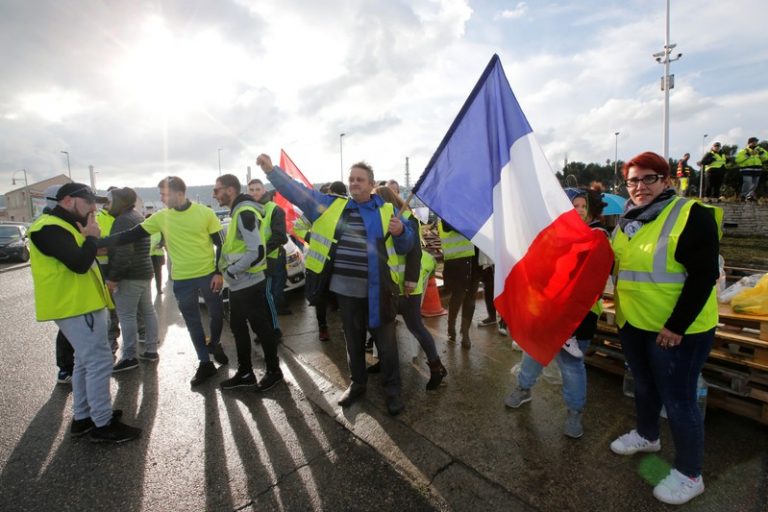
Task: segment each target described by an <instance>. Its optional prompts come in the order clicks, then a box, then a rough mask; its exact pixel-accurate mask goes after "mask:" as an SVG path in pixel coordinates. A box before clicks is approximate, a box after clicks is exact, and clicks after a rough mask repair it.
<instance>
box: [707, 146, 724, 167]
mask: <svg viewBox="0 0 768 512" xmlns="http://www.w3.org/2000/svg"><path fill="white" fill-rule="evenodd" d="M709 154H711V155H712V158H714V161H713V162H712V163H710V164H709V165H707V167H706V168H705V169H704V171H705V172H706V171H708V170H710V169H720V168H722V167H725V155H724V154H722V153H717V152H715V151H710V152H709Z"/></svg>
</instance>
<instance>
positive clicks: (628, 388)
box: [621, 363, 635, 398]
mask: <svg viewBox="0 0 768 512" xmlns="http://www.w3.org/2000/svg"><path fill="white" fill-rule="evenodd" d="M621 389H622V391H623V392H624V396H628V397H629V398H635V378H634V377H633V376H632V370H630V369H629V365H628V364H627V363H624V382H623V383H622V385H621Z"/></svg>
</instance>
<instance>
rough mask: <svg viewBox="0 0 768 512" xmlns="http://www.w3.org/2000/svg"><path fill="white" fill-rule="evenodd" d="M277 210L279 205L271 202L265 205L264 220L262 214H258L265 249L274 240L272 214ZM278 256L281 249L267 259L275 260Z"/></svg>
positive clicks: (275, 250)
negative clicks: (271, 239)
mask: <svg viewBox="0 0 768 512" xmlns="http://www.w3.org/2000/svg"><path fill="white" fill-rule="evenodd" d="M275 208H277V204H276V203H274V202H272V201H269V202H268V203H267V204H265V205H264V217H263V218H262V216H261V214H258V215H259V220H260V221H261V239H262V240H263V241H264V247H266V246H267V242H269V239H270V238H272V212H274V211H275ZM257 213H258V212H257ZM278 254H280V248H279V247H278V248H276V249H274V250H273V251H272V252H270V253H269V254H267V258H270V259H273V260H275V259H277V256H278Z"/></svg>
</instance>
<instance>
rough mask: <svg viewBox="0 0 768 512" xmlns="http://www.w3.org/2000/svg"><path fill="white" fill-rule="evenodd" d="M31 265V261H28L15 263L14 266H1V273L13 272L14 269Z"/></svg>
mask: <svg viewBox="0 0 768 512" xmlns="http://www.w3.org/2000/svg"><path fill="white" fill-rule="evenodd" d="M29 265H30V264H29V262H26V263H19V264H18V265H13V266H12V267H3V268H0V274H2V273H4V272H11V271H12V270H19V269H21V268H27V267H28V266H29Z"/></svg>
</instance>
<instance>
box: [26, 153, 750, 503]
mask: <svg viewBox="0 0 768 512" xmlns="http://www.w3.org/2000/svg"><path fill="white" fill-rule="evenodd" d="M713 158H714V157H713ZM758 158H760V157H758ZM256 163H257V165H258V166H259V167H260V168H261V169H262V170H263V171H264V173H265V176H266V179H267V180H268V181H269V182H270V183H271V184H272V185H273V186H274V188H275V190H276V191H278V192H279V193H280V194H282V195H283V196H284V197H285V198H286V199H287V200H288V201H289V202H291V203H292V204H294V205H296V206H297V207H298V208H300V210H301V212H303V216H302V217H300V218H299V219H298V221H297V222H296V224H295V226H294V228H295V229H294V230H293V231H294V233H293V234H292V236H295V237H296V238H297V239H299V241H301V242H302V243H306V249H305V251H306V261H305V265H306V282H305V294H306V298H307V300H308V302H309V303H310V304H311V305H313V306H315V308H316V312H317V321H318V328H319V338H320V340H321V341H323V342H325V341H328V340H329V339H330V334H329V332H328V323H327V316H326V315H327V308H328V305H329V303H330V302H332V301H335V303H336V304H337V305H338V309H339V313H340V316H341V320H342V326H343V333H344V340H345V345H346V352H347V361H348V365H349V372H350V384H349V386H348V388H347V389H346V390H345V391H344V393H343V394H342V395H341V397H340V399H339V400H338V404H339V405H340V406H341V407H342V408H347V407H350V406H351V405H352V404H353V403H355V402H356V401H358V400H360V399H362V398H363V397H364V396H365V394H366V392H367V390H368V374H369V372H370V371H371V368H367V367H366V343H367V338H368V334H369V333H370V334H371V338H372V339H373V341H374V343H375V345H376V348H377V352H378V360H379V361H378V363H377V368H376V370H375V371H378V372H380V373H381V375H382V382H383V387H384V393H385V395H386V407H387V411H388V412H389V414H391V415H397V414H400V413H401V412H402V411H403V410H404V409H405V403H404V401H403V398H402V383H401V378H400V365H399V355H398V347H397V338H396V334H395V331H396V329H395V318H396V316H397V315H401V316H402V317H403V319H404V321H405V325H406V327H407V329H408V330H409V332H410V333H412V334H413V336H414V337H415V338H416V339H417V340H418V342H419V344H420V345H421V347H422V348H423V350H424V352H425V354H426V356H427V364H428V367H429V371H430V378H429V381H428V382H427V384H426V389H427V390H435V389H438V387H439V386H440V384H441V383H442V382H443V380H444V378H445V377H446V376H447V373H448V372H447V370H446V368H445V367H444V366H443V364H442V362H441V360H440V357H439V355H438V351H437V348H436V344H435V339H434V337H433V336H432V335H431V334H430V332H429V331H428V330H427V329H426V328H425V327H424V325H423V323H422V320H421V315H420V307H421V301H422V297H423V295H424V293H425V289H426V288H425V287H426V282H427V279H428V278H429V275H430V274H431V273H432V272H433V271H434V269H435V260H434V258H433V257H432V255H430V254H429V253H428V252H426V251H425V250H423V249H422V247H423V244H422V243H421V232H422V230H421V225H420V223H419V221H418V220H417V219H416V218H415V216H414V215H413V213H412V212H411V211H410V209H409V206H408V204H407V203H406V202H405V201H404V200H403V198H402V196H401V195H400V191H399V187H398V185H397V183H396V182H394V181H393V180H390V182H388V183H386V184H385V185H377V182H376V180H375V178H374V172H373V169H372V168H371V167H370V166H369V165H368V164H366V163H365V162H358V163H356V164H354V165H353V166H352V167H351V168H350V171H349V179H348V189H346V188H345V187H344V184H343V183H340V182H338V183H334V184H332V185H331V186H330V189H329V190H327V191H322V190H321V191H317V190H314V189H312V188H308V187H305V186H304V185H302V184H300V183H298V182H297V181H295V180H293V179H292V178H291V177H290V176H288V175H287V174H286V173H285V172H284V171H283V170H281V169H280V168H279V167H277V166H275V165H273V163H272V160H271V158H270V157H269V156H268V155H266V154H262V155H260V156H259V157H258V158H257V160H256ZM707 165H710V166H711V165H712V164H711V162H710V163H709V164H707ZM712 169H716V167H712ZM623 175H624V178H625V184H626V187H627V190H628V192H629V200H628V201H627V205H626V207H625V210H624V212H623V214H622V215H621V216H620V217H619V219H618V226H617V228H616V230H615V231H614V234H613V236H612V243H613V247H614V252H615V263H614V268H613V280H614V283H615V294H616V299H617V300H616V304H617V310H616V313H617V323H618V325H619V333H620V338H621V342H622V346H623V350H624V354H625V357H626V360H627V363H628V365H629V368H630V370H631V371H632V374H633V376H634V382H635V405H636V410H637V424H636V428H635V429H633V430H632V431H630V432H629V433H626V434H623V435H621V436H620V437H618V438H617V439H616V440H615V441H613V442H612V443H611V444H610V449H611V450H612V451H613V452H614V453H616V454H619V455H632V454H635V453H638V452H654V451H658V450H659V449H660V431H659V422H660V420H659V417H660V411H661V409H662V407H665V408H666V411H667V414H668V417H669V425H670V429H671V431H672V441H673V443H674V446H675V450H676V456H675V461H674V464H673V468H672V470H671V471H670V472H669V474H668V475H667V476H666V477H665V478H664V479H663V480H662V481H661V482H660V483H659V484H658V485H656V487H655V488H654V491H653V493H654V496H655V497H656V498H658V499H659V500H661V501H663V502H665V503H671V504H681V503H685V502H687V501H689V500H690V499H692V498H693V497H695V496H697V495H698V494H700V493H701V492H703V490H704V483H703V479H702V477H701V465H702V461H701V460H702V454H703V442H704V428H703V420H702V417H701V414H700V412H699V409H698V407H697V403H696V383H697V378H698V376H699V374H700V372H701V370H702V367H703V365H704V361H705V360H706V358H707V355H708V353H709V350H710V348H711V346H712V343H713V339H714V329H715V325H716V323H717V305H716V302H715V298H714V297H715V295H714V285H715V282H716V280H717V278H718V276H719V269H718V250H719V237H720V231H719V225H720V221H721V220H722V213H721V211H720V210H719V209H718V208H715V207H713V206H711V205H707V204H703V203H702V202H699V201H693V200H689V199H686V198H684V197H680V196H679V195H678V194H677V193H676V190H675V188H674V187H673V185H672V178H673V176H672V173H671V172H670V168H669V164H668V163H667V162H666V160H665V159H664V158H662V157H660V156H659V155H656V154H654V153H642V154H640V155H638V156H636V157H635V158H633V159H631V160H630V161H628V162H627V163H625V164H624V166H623ZM713 186H714V185H713ZM247 187H248V188H247V189H248V193H247V194H246V193H243V190H242V189H243V187H242V185H241V183H240V181H239V180H238V178H237V177H236V176H234V175H231V174H225V175H223V176H220V177H219V178H218V179H217V180H216V184H215V187H214V189H213V196H214V198H215V199H216V200H217V201H218V203H219V205H220V206H223V207H226V208H228V209H229V210H230V215H231V221H230V224H229V227H228V229H226V230H224V229H223V227H222V224H221V221H220V220H219V219H218V218H217V217H216V215H215V214H214V212H213V210H211V209H210V208H208V207H206V206H203V205H200V204H197V203H193V202H191V201H190V200H189V199H188V198H187V197H186V185H185V183H184V181H183V180H182V179H181V178H179V177H175V176H169V177H167V178H164V179H162V180H161V181H160V182H159V183H158V189H159V191H160V196H161V200H162V202H163V203H164V204H165V205H166V207H167V208H165V209H162V210H160V211H158V212H156V213H154V214H153V215H151V216H148V217H147V218H144V217H142V215H141V214H140V213H138V212H137V211H136V202H137V197H136V193H135V192H134V191H133V190H132V189H130V188H128V187H126V188H117V189H113V190H111V191H110V197H109V198H108V201H109V203H108V205H107V206H106V207H105V208H103V209H102V211H105V210H106V214H102V215H109V216H110V217H112V219H111V220H108V222H106V223H104V221H102V227H101V228H100V224H99V223H97V216H96V210H97V208H96V203H97V202H98V201H101V200H102V199H101V198H99V197H97V196H96V195H95V194H94V192H93V191H92V190H91V189H90V188H88V187H87V186H86V185H83V184H79V183H69V184H66V185H63V186H61V187H60V188H58V190H53V191H49V192H47V196H48V199H49V201H50V203H51V204H50V205H49V206H50V208H49V209H47V210H46V212H45V213H44V214H43V215H42V216H41V217H40V218H39V219H37V220H36V221H35V222H34V223H33V225H32V226H31V227H30V230H29V231H30V239H31V256H32V275H33V279H34V285H35V302H36V313H37V319H38V320H39V321H47V320H52V321H54V322H56V324H57V325H58V327H59V329H60V333H59V336H58V337H57V356H58V354H59V352H60V351H61V350H62V349H61V347H62V346H64V344H68V345H70V346H71V347H72V348H73V349H74V362H73V363H72V361H71V359H72V358H71V354H70V357H69V359H70V360H69V361H65V360H64V359H66V358H62V359H61V364H60V375H59V376H60V377H61V376H62V372H64V373H65V374H66V373H67V372H69V375H70V381H71V384H72V393H73V421H72V425H71V433H72V435H73V436H81V435H85V434H90V438H91V440H93V441H95V442H113V443H121V442H125V441H129V440H131V439H135V438H136V437H138V436H139V435H140V433H141V430H140V429H138V428H136V427H132V426H129V425H126V424H125V423H123V422H122V421H121V412H120V411H119V410H113V408H112V403H111V398H110V391H109V387H110V376H111V374H112V373H113V372H119V371H127V370H131V369H133V368H136V367H137V366H138V364H139V363H138V359H143V360H145V361H147V364H153V363H154V362H156V361H158V359H159V357H160V356H159V354H158V350H157V346H158V341H159V340H158V339H157V336H158V334H157V333H158V326H157V318H156V315H155V312H154V309H153V307H152V302H151V286H152V279H153V276H155V277H156V278H157V277H158V274H159V272H160V270H159V269H160V268H162V263H161V261H162V259H161V258H162V257H163V255H162V251H163V250H164V251H166V252H167V254H168V260H169V263H172V266H171V268H170V279H171V281H172V288H173V293H174V296H175V297H176V301H177V303H178V307H179V310H180V312H181V315H182V317H183V319H184V322H185V324H186V327H187V330H188V332H189V336H190V340H191V342H192V344H193V346H194V348H195V352H196V354H197V358H198V367H197V371H196V372H195V374H194V376H193V377H192V379H191V381H190V384H191V386H198V385H200V384H202V383H203V382H205V381H207V380H208V379H209V378H211V377H213V376H214V375H216V374H217V373H218V368H217V366H216V365H215V364H214V363H218V364H219V365H220V366H223V365H227V364H228V362H229V358H228V357H227V355H226V353H225V352H224V350H223V348H222V346H221V343H220V340H221V333H222V328H223V319H224V314H223V304H222V297H221V293H220V292H221V290H222V287H223V285H224V283H225V282H226V284H227V285H228V287H229V302H230V318H229V324H230V328H231V330H232V333H233V337H234V340H235V348H236V356H237V371H236V372H235V374H234V375H232V376H228V378H226V379H225V380H222V381H221V382H220V387H221V388H222V389H224V390H229V389H234V388H253V389H255V390H257V391H259V392H265V391H267V390H269V389H270V388H272V387H273V386H275V385H277V384H279V383H280V382H282V381H283V374H282V372H281V369H280V360H279V357H278V343H279V338H280V336H281V331H280V328H279V322H278V312H279V311H280V309H281V308H282V309H283V312H286V310H287V306H286V305H285V303H284V301H283V300H282V298H281V295H282V291H283V286H284V284H285V273H284V272H285V253H284V252H283V251H282V245H283V243H284V242H285V240H286V239H287V238H286V227H285V214H284V212H282V210H281V209H280V208H279V207H277V206H276V205H275V204H274V203H273V202H271V201H269V200H268V199H267V195H266V189H265V188H264V183H263V182H262V181H261V180H258V179H257V180H252V181H251V182H250V183H248V185H247ZM567 193H568V196H569V198H570V200H571V202H572V204H573V205H574V208H575V209H576V210H577V212H578V213H579V214H580V215H581V217H582V219H583V220H584V222H585V223H586V224H587V225H589V227H591V228H592V229H595V230H600V231H601V232H603V233H605V235H606V236H608V233H607V231H606V230H605V228H604V227H603V225H602V224H601V218H602V210H603V206H604V203H603V201H602V198H601V194H600V193H599V192H597V191H595V190H591V189H568V190H567ZM104 200H107V199H106V198H105V199H104ZM438 230H439V236H440V240H441V245H442V253H443V258H444V270H443V275H444V279H445V286H446V288H447V290H448V292H449V293H450V299H449V313H448V322H447V333H446V334H447V338H448V340H449V341H450V342H453V343H459V344H460V346H461V347H462V348H463V349H466V350H469V349H471V347H472V341H471V339H470V327H471V324H472V321H473V317H474V309H475V297H476V292H477V290H478V287H479V283H480V282H483V283H484V288H485V294H486V307H487V310H488V316H487V318H485V319H484V320H482V321H481V322H480V324H479V325H480V326H481V327H485V326H490V325H494V324H495V323H496V321H497V315H496V311H495V309H494V307H493V300H492V298H493V265H492V262H491V261H490V258H488V256H486V255H484V254H482V253H481V252H480V251H478V249H477V248H476V247H474V246H473V244H472V243H471V242H470V241H469V240H468V239H467V238H466V237H464V236H463V235H462V234H461V233H459V232H457V231H456V230H455V229H454V228H453V227H452V226H451V225H450V224H449V223H448V222H446V221H443V220H441V221H440V222H439V226H438ZM153 251H154V252H153ZM99 255H103V256H106V257H107V258H108V259H106V260H103V261H102V262H101V263H99V261H98V260H97V257H98V256H99ZM153 262H154V263H153ZM155 286H156V290H157V292H158V293H159V292H160V291H161V282H160V281H159V280H158V281H156V283H155ZM198 296H201V297H202V298H203V300H204V301H205V303H206V305H207V308H208V313H209V325H208V326H207V332H208V336H206V329H205V328H204V326H203V323H202V319H201V315H200V311H199V307H198ZM113 309H114V310H115V311H116V319H114V320H113V321H112V322H113V323H115V324H118V323H119V326H120V329H121V331H122V347H121V352H120V357H119V359H118V360H117V362H115V361H114V359H113V348H112V346H111V343H110V336H109V334H108V331H109V330H110V329H109V325H110V315H109V313H108V312H109V311H110V310H113ZM459 313H461V315H459ZM600 313H601V302H600V301H598V302H597V303H596V304H595V305H594V306H593V307H592V309H591V310H590V311H589V312H587V313H586V315H585V317H584V319H583V321H582V322H581V324H580V325H579V326H578V328H577V329H576V330H575V331H574V332H573V334H572V336H571V337H570V338H569V339H567V340H563V348H562V350H561V351H560V352H559V353H558V354H557V355H556V357H555V361H556V362H557V364H558V365H559V367H560V370H561V372H562V376H563V385H562V393H563V398H564V401H565V404H566V406H567V415H566V420H565V424H564V434H565V435H566V436H568V437H569V438H573V439H578V438H581V437H582V436H583V434H584V430H583V426H582V417H583V414H584V411H585V407H586V398H587V393H586V389H587V372H586V368H585V364H584V353H585V351H586V350H587V348H588V346H589V344H590V341H591V339H592V337H593V336H594V333H595V330H596V323H597V319H598V317H599V315H600ZM459 316H461V320H460V323H459V329H458V331H457V329H456V322H457V320H458V318H459ZM507 320H508V321H509V322H510V323H513V322H514V318H508V319H507ZM139 324H142V326H143V328H140V325H139ZM113 327H114V328H115V329H116V328H117V325H115V326H113ZM542 328H546V327H545V326H542ZM506 329H507V326H506V325H504V324H502V325H500V331H501V330H503V332H506ZM251 330H252V331H253V332H255V333H256V335H257V339H258V343H259V344H260V346H261V347H262V350H263V352H264V360H265V369H264V371H263V373H262V374H261V376H260V377H257V376H256V373H255V371H254V368H253V364H252V360H251V351H252V348H253V342H252V339H251V332H250V331H251ZM140 331H143V335H142V336H143V338H144V340H145V345H144V346H145V350H144V351H142V352H140V353H139V352H138V349H137V346H138V340H139V336H140V334H139V332H140ZM542 369H543V367H542V365H541V364H539V363H538V362H537V361H536V360H534V359H533V358H531V357H530V356H528V355H527V354H525V353H524V354H523V357H522V363H521V370H520V374H519V376H518V378H517V383H516V385H515V386H514V388H513V390H512V392H511V393H510V394H509V395H508V396H507V397H506V398H505V400H504V403H505V405H506V406H507V407H509V408H511V409H518V408H520V407H521V406H522V405H523V404H525V403H527V402H530V401H531V400H532V399H533V391H532V389H533V387H534V385H535V383H536V381H537V379H538V377H539V375H540V374H541V372H542ZM65 380H66V379H65ZM60 381H61V379H60Z"/></svg>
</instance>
